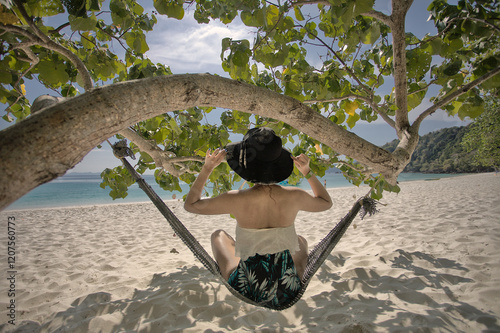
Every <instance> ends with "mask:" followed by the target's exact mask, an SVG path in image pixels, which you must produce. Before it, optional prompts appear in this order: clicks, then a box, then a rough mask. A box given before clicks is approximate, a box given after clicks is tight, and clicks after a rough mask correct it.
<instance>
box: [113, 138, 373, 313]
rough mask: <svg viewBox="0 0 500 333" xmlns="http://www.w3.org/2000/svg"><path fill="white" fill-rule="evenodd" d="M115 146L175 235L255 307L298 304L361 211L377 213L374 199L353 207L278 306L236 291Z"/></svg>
mask: <svg viewBox="0 0 500 333" xmlns="http://www.w3.org/2000/svg"><path fill="white" fill-rule="evenodd" d="M122 142H123V141H120V142H118V143H122ZM118 143H117V144H115V145H113V152H114V154H115V156H116V157H118V158H119V159H121V160H122V162H123V165H124V166H125V168H126V169H127V170H128V171H129V173H130V174H131V175H132V176H133V177H134V179H135V180H136V181H137V184H138V185H139V187H140V188H141V189H142V190H143V191H144V192H145V193H146V194H147V196H148V197H149V199H150V200H151V201H152V202H153V203H154V205H155V206H156V208H158V210H159V211H160V212H161V213H162V214H163V216H164V217H165V218H166V220H167V221H168V223H169V224H170V226H171V227H172V229H173V230H174V231H175V233H176V235H177V236H179V238H180V239H181V240H182V241H183V242H184V243H185V244H186V246H187V247H188V248H189V249H190V250H191V252H193V254H194V256H195V257H196V258H197V259H198V260H199V261H200V262H201V263H202V264H203V265H204V266H205V267H206V268H207V269H208V270H209V271H210V272H211V273H212V274H214V275H215V276H216V277H218V278H219V280H220V281H221V282H222V283H223V284H224V285H225V286H226V287H227V289H228V290H229V291H230V292H231V293H232V294H233V295H234V296H236V297H237V298H239V299H240V300H242V301H244V302H247V303H249V304H253V305H255V306H261V307H265V308H269V309H272V310H278V311H281V310H285V309H287V308H289V307H291V306H292V305H294V304H295V303H297V302H298V301H299V300H300V298H301V297H302V295H303V294H304V292H305V290H306V288H307V286H308V285H309V282H310V280H311V279H312V277H313V276H314V274H315V273H316V271H317V270H318V269H319V268H320V267H321V265H322V264H323V262H324V261H325V260H326V258H327V257H328V256H329V255H330V252H331V251H332V250H333V248H334V247H335V245H337V243H338V242H339V240H340V239H341V238H342V236H343V235H344V233H345V232H346V230H347V228H348V227H349V225H350V224H351V222H352V221H353V219H354V218H355V217H356V215H357V214H358V213H359V212H360V211H361V212H360V217H361V219H363V218H364V216H365V215H366V214H369V215H370V216H371V215H373V214H375V213H376V212H377V209H376V207H375V206H376V201H375V200H373V199H371V198H367V197H364V198H361V199H359V200H358V201H356V203H355V204H354V206H353V207H352V208H351V210H350V211H349V213H348V214H347V215H346V216H344V218H342V220H340V222H339V223H337V225H336V226H335V227H334V228H333V229H332V230H331V231H330V232H329V233H328V235H326V237H324V238H323V239H322V240H321V241H320V242H319V243H318V244H317V245H316V246H315V247H314V248H313V249H312V250H311V251H310V252H309V255H308V260H307V266H306V268H305V272H304V277H303V278H302V287H301V289H300V291H299V293H298V294H297V296H296V297H295V298H293V299H292V300H290V301H289V302H287V303H286V304H280V305H278V306H276V307H274V306H270V305H267V304H260V303H257V302H254V301H252V300H250V299H248V298H246V297H245V296H243V295H241V294H240V293H239V292H237V291H236V290H235V289H234V288H233V287H232V286H231V285H229V283H228V282H227V281H226V279H224V278H223V277H222V275H221V273H220V270H219V266H218V265H217V262H216V261H215V260H214V259H213V258H212V257H211V256H210V255H209V254H208V252H207V251H206V250H205V249H204V248H203V247H202V246H201V244H200V243H199V242H198V241H197V240H196V238H195V237H194V236H193V235H192V234H191V232H189V230H187V228H186V227H185V226H184V225H183V224H182V222H181V221H180V220H179V219H178V218H177V216H175V215H174V213H172V211H171V210H170V209H169V208H168V207H167V205H166V204H165V202H164V201H163V200H162V199H161V198H160V197H159V196H158V195H157V194H156V192H155V191H154V190H153V189H152V188H151V186H149V184H148V183H147V182H146V181H145V180H144V179H143V178H142V177H141V176H140V175H139V173H137V171H136V170H135V169H134V167H133V166H132V165H130V163H129V162H128V161H127V159H126V158H125V157H126V156H132V157H133V158H134V159H135V157H134V156H133V153H132V151H131V150H130V148H128V147H126V146H124V145H123V143H122V144H118Z"/></svg>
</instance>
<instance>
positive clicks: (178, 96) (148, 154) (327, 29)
mask: <svg viewBox="0 0 500 333" xmlns="http://www.w3.org/2000/svg"><path fill="white" fill-rule="evenodd" d="M373 3H374V1H370V0H341V1H335V2H332V3H329V2H327V1H314V0H302V1H285V2H276V3H273V2H270V1H258V0H241V1H238V0H237V1H234V0H226V1H219V0H217V1H207V0H203V1H201V0H199V1H190V2H186V3H183V2H182V1H177V0H155V1H154V7H155V9H156V11H157V13H145V11H144V9H143V7H142V6H141V5H139V4H138V3H136V2H135V1H132V0H111V1H110V2H109V8H106V10H104V9H103V8H102V6H103V1H101V0H71V1H70V0H61V1H59V0H50V1H49V0H41V1H34V0H27V1H21V0H14V1H13V6H12V7H11V8H7V7H6V6H4V5H2V12H1V20H2V21H1V22H2V25H0V33H1V35H2V49H1V52H2V55H3V59H2V60H1V61H0V62H1V63H2V66H1V72H0V74H1V75H0V81H1V82H2V90H1V92H0V99H1V100H2V102H3V103H6V104H8V105H9V106H8V108H7V110H6V111H7V112H6V115H5V118H6V119H9V120H14V119H17V120H20V121H18V123H17V124H16V125H14V126H11V127H9V128H7V129H6V130H4V131H2V132H1V133H0V146H1V147H2V148H1V151H0V161H1V162H0V163H2V171H3V172H2V175H1V176H0V177H2V178H1V179H0V184H1V185H0V186H1V187H0V193H1V194H0V202H1V204H0V207H5V205H7V204H9V203H10V202H12V201H13V200H15V199H17V198H18V197H20V196H21V195H23V194H24V193H26V192H27V191H29V190H30V189H32V188H34V187H35V186H38V185H39V184H42V183H44V182H47V181H49V180H51V179H53V178H55V177H57V176H60V175H62V174H64V173H65V172H66V170H67V169H69V168H71V167H72V166H74V165H75V164H76V163H78V162H79V161H80V160H81V159H82V158H83V156H85V155H86V154H87V153H88V152H89V151H90V150H91V149H93V148H94V147H95V146H97V145H99V144H100V143H101V142H102V141H104V140H105V139H107V138H108V137H111V136H113V135H116V134H119V136H124V137H127V138H128V139H129V140H131V141H132V142H133V144H131V147H132V148H133V149H134V150H135V151H136V152H140V159H139V162H138V165H137V168H138V170H139V171H140V172H144V171H145V170H146V169H148V168H156V167H159V168H160V169H159V170H158V171H157V172H156V176H157V181H158V182H159V183H160V185H162V186H163V187H164V188H165V189H172V188H175V187H176V184H178V178H177V177H180V178H181V179H182V180H184V181H186V182H188V183H189V182H192V181H193V179H194V177H195V176H194V173H196V172H197V171H198V170H199V168H200V163H199V162H198V161H200V160H202V158H203V156H204V153H203V151H205V150H206V148H208V147H215V146H224V145H225V144H227V143H228V134H227V133H229V132H234V133H244V132H245V131H246V130H247V128H248V127H249V126H250V125H267V126H270V127H272V128H274V129H275V130H276V132H277V133H278V135H280V136H281V137H283V138H284V139H285V140H286V141H289V142H295V141H296V140H297V142H296V144H295V147H294V148H293V153H295V154H297V153H300V152H308V154H310V155H311V156H312V157H313V162H314V165H315V167H316V170H315V171H316V172H319V173H322V172H324V170H326V169H327V168H329V167H330V166H332V165H337V166H339V168H340V169H341V170H342V171H343V172H344V174H345V175H346V176H347V177H348V178H350V179H351V180H352V182H353V183H354V184H360V183H361V182H365V183H367V184H369V185H370V186H371V187H372V196H374V197H380V196H381V193H382V191H383V190H384V189H386V190H398V189H397V186H396V181H397V176H398V175H399V173H400V172H401V171H402V170H403V169H404V167H405V165H406V164H407V163H408V162H409V161H410V158H411V154H412V152H413V151H414V149H415V147H416V145H417V143H418V131H419V127H420V124H421V123H422V121H424V119H425V118H426V117H427V116H428V115H430V114H432V113H433V112H435V111H437V110H439V109H442V110H444V111H446V112H448V113H449V114H451V115H458V116H459V117H461V118H465V117H476V116H478V115H479V114H480V113H481V112H482V110H483V106H482V105H483V99H482V95H483V94H484V92H485V91H494V90H496V89H498V86H499V83H500V82H499V81H500V76H499V75H497V74H498V73H499V72H500V67H499V66H498V60H499V57H498V47H497V45H498V39H499V32H500V29H499V28H498V27H497V26H496V25H495V23H496V20H498V16H499V13H498V5H497V4H495V3H494V2H491V1H479V0H476V1H472V0H467V1H465V0H463V1H459V2H458V4H457V5H450V4H447V3H446V2H445V1H443V0H435V1H433V2H432V4H431V5H430V6H429V11H430V14H431V18H432V20H433V21H434V23H435V25H436V29H437V31H436V34H435V35H433V36H430V35H428V36H425V37H424V38H423V39H419V38H417V37H416V36H414V35H412V34H411V33H407V32H406V31H405V16H406V13H407V12H408V10H409V8H410V6H411V5H412V1H411V0H393V1H392V13H391V15H386V14H383V13H381V12H378V11H376V10H373ZM185 6H187V7H190V8H194V11H195V18H196V19H197V20H198V21H199V22H200V23H203V22H207V21H208V20H210V19H218V20H221V21H222V22H224V23H226V24H230V23H231V22H232V21H233V20H234V19H235V18H236V16H239V17H240V19H241V20H242V21H243V22H244V23H245V24H246V25H247V26H249V27H254V28H255V29H256V38H255V41H254V42H253V43H250V42H249V41H246V40H231V39H224V40H223V41H222V52H221V58H222V66H223V68H224V69H225V70H226V71H227V72H228V73H229V75H230V76H231V78H232V80H231V79H225V78H221V77H217V76H212V75H171V73H170V70H169V69H168V67H166V66H165V65H163V64H153V63H152V62H151V61H150V60H148V59H147V58H146V57H145V55H144V54H145V52H147V50H148V46H147V43H146V39H145V37H144V34H145V32H147V31H150V30H151V29H153V27H154V24H155V23H156V15H167V16H169V17H172V18H175V19H182V18H183V15H184V10H185ZM304 13H310V14H304ZM56 14H59V15H63V14H64V15H67V18H68V20H67V22H68V23H65V24H63V25H61V26H59V27H50V26H46V25H45V24H44V19H45V18H46V17H49V16H51V15H56ZM110 43H115V44H119V45H120V46H122V47H123V53H124V55H123V56H119V55H118V54H115V53H113V52H112V51H110V49H109V44H110ZM306 46H307V47H311V46H313V47H316V48H317V50H315V51H314V52H319V53H320V54H321V60H322V64H321V65H320V66H319V67H317V68H315V67H314V66H312V65H311V64H310V63H309V62H308V61H307V59H306V56H307V52H308V48H306ZM318 50H321V51H318ZM433 57H434V58H436V57H438V58H439V59H440V60H439V62H440V63H437V62H436V61H433ZM258 64H259V65H260V68H263V70H261V71H259V70H258V69H259V67H258V66H257V65H258ZM35 79H38V80H39V81H40V82H42V83H43V84H44V85H46V86H48V87H51V88H53V89H54V90H56V91H57V92H58V93H59V94H60V95H61V96H62V97H64V98H65V99H66V100H64V101H59V100H55V99H53V100H52V102H57V103H55V104H54V105H51V106H48V107H44V108H43V109H42V110H40V111H39V112H35V113H34V114H32V115H30V113H32V112H31V111H32V108H31V106H30V103H29V101H28V100H27V99H26V98H25V97H24V96H25V91H24V89H25V88H24V87H25V86H24V82H25V80H35ZM137 79H138V80H137ZM391 80H392V81H393V82H392V81H391ZM111 81H112V82H113V83H111ZM387 81H389V83H388V85H390V86H392V85H393V86H394V87H393V89H392V92H391V93H388V94H385V95H383V96H380V92H383V88H384V86H383V85H384V82H387ZM75 83H77V84H78V85H79V86H80V87H83V88H84V89H85V93H82V94H79V92H78V91H77V85H76V84H75ZM430 87H438V88H439V89H440V90H439V93H438V95H437V96H434V97H432V98H431V100H432V102H433V105H432V106H431V107H429V108H427V109H426V110H424V111H423V112H421V114H420V115H418V116H417V117H416V120H415V121H414V122H413V123H410V121H409V117H408V113H409V111H411V110H412V109H414V108H415V107H416V106H418V105H419V104H421V103H422V101H423V100H424V98H425V97H426V93H427V91H428V90H429V88H430ZM213 107H222V108H227V109H229V111H226V112H224V113H222V116H221V123H220V124H218V125H215V124H204V123H202V122H200V120H201V119H202V118H203V115H204V114H205V113H207V112H210V111H211V110H212V108H213ZM35 109H36V108H35ZM250 114H253V115H254V116H253V117H251V116H250ZM379 117H380V118H382V119H383V120H385V121H386V122H387V123H388V124H389V125H391V126H392V127H393V128H394V130H395V131H396V133H397V135H398V137H399V140H400V141H399V144H398V146H397V148H396V149H395V150H394V152H392V153H390V152H388V151H386V150H384V149H381V148H379V147H377V146H375V145H373V144H371V143H369V142H367V141H366V140H363V139H361V138H359V137H358V136H356V135H354V134H353V133H352V132H349V131H348V130H347V128H348V127H349V128H352V127H353V126H355V125H356V123H357V122H358V121H366V122H372V121H374V120H376V119H377V118H379ZM25 118H26V119H25ZM193 152H195V153H196V154H195V156H192V155H193ZM344 156H347V157H344ZM227 171H228V167H227V165H221V166H220V168H219V169H218V171H216V172H215V173H214V174H213V177H212V178H211V181H212V182H213V183H214V186H215V189H216V192H217V191H218V190H225V189H227V188H228V187H230V185H231V183H232V182H233V181H235V180H237V179H238V177H237V176H232V179H227V178H225V177H220V175H222V174H226V173H227ZM103 176H104V178H105V183H107V184H109V185H112V186H115V188H123V186H122V185H123V184H125V185H126V184H127V181H128V180H127V177H125V176H124V171H123V170H121V169H120V168H118V169H117V170H113V171H111V170H109V171H106V172H105V173H104V174H103ZM294 177H295V178H297V177H298V174H296V175H294ZM113 184H114V185H113ZM121 192H123V191H121ZM115 193H118V194H119V193H120V191H115Z"/></svg>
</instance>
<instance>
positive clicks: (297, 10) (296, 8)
mask: <svg viewBox="0 0 500 333" xmlns="http://www.w3.org/2000/svg"><path fill="white" fill-rule="evenodd" d="M293 12H294V14H295V18H296V19H297V21H304V15H302V12H301V11H300V8H299V6H294V7H293Z"/></svg>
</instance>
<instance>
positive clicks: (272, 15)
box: [265, 6, 279, 28]
mask: <svg viewBox="0 0 500 333" xmlns="http://www.w3.org/2000/svg"><path fill="white" fill-rule="evenodd" d="M265 16H266V18H265V25H266V26H267V27H268V28H272V27H274V26H275V25H276V23H278V19H279V9H278V8H277V7H275V6H270V7H267V8H266V15H265Z"/></svg>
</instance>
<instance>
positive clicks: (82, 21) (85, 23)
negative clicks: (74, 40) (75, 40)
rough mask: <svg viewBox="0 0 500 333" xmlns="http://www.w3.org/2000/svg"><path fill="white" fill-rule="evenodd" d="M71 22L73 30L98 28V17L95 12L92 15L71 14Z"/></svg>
mask: <svg viewBox="0 0 500 333" xmlns="http://www.w3.org/2000/svg"><path fill="white" fill-rule="evenodd" d="M69 24H70V25H71V29H72V30H73V31H90V30H96V25H97V18H96V16H95V15H94V14H92V15H91V16H90V17H77V16H74V15H69Z"/></svg>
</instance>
